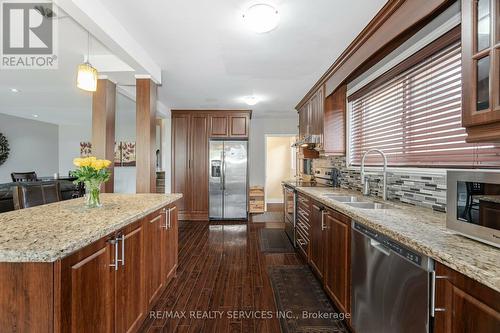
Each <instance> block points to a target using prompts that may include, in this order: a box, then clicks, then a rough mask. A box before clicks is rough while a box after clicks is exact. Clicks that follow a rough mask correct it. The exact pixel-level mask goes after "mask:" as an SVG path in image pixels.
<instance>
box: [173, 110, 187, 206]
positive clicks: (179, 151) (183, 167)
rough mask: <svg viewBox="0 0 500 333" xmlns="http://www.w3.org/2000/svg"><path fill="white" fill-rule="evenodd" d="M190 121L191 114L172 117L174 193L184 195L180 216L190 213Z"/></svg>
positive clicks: (179, 204) (180, 203)
mask: <svg viewBox="0 0 500 333" xmlns="http://www.w3.org/2000/svg"><path fill="white" fill-rule="evenodd" d="M190 120H191V117H190V116H189V114H174V115H172V192H174V193H182V194H183V197H182V199H181V200H179V201H178V204H177V205H178V207H179V213H180V214H183V213H184V212H188V211H189V200H190V196H189V194H190V192H189V191H188V189H190V185H189V164H190V145H189V143H190Z"/></svg>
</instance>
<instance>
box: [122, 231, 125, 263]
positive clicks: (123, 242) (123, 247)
mask: <svg viewBox="0 0 500 333" xmlns="http://www.w3.org/2000/svg"><path fill="white" fill-rule="evenodd" d="M122 266H125V235H122Z"/></svg>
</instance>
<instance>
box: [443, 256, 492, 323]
mask: <svg viewBox="0 0 500 333" xmlns="http://www.w3.org/2000/svg"><path fill="white" fill-rule="evenodd" d="M436 277H437V279H436V301H435V303H436V308H437V310H438V311H437V312H436V314H435V321H434V325H435V327H434V332H436V333H468V332H500V293H498V292H496V291H494V290H492V289H490V288H488V287H486V286H484V285H481V284H479V283H478V282H476V281H473V280H472V279H470V278H468V277H466V276H464V275H462V274H460V273H458V272H456V271H454V270H452V269H450V268H448V267H446V266H444V265H442V264H440V263H436Z"/></svg>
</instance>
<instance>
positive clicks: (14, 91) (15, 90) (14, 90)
mask: <svg viewBox="0 0 500 333" xmlns="http://www.w3.org/2000/svg"><path fill="white" fill-rule="evenodd" d="M10 91H11V92H13V93H18V92H19V89H17V88H10Z"/></svg>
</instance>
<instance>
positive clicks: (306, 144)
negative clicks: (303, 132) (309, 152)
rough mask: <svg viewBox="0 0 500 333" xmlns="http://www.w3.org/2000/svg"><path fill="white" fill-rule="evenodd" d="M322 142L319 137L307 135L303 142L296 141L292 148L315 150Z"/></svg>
mask: <svg viewBox="0 0 500 333" xmlns="http://www.w3.org/2000/svg"><path fill="white" fill-rule="evenodd" d="M320 142H321V137H320V136H319V135H307V136H305V137H304V138H303V139H302V140H298V141H296V142H295V143H294V144H293V145H292V147H301V148H308V149H315V148H316V146H318V145H319V144H320Z"/></svg>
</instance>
